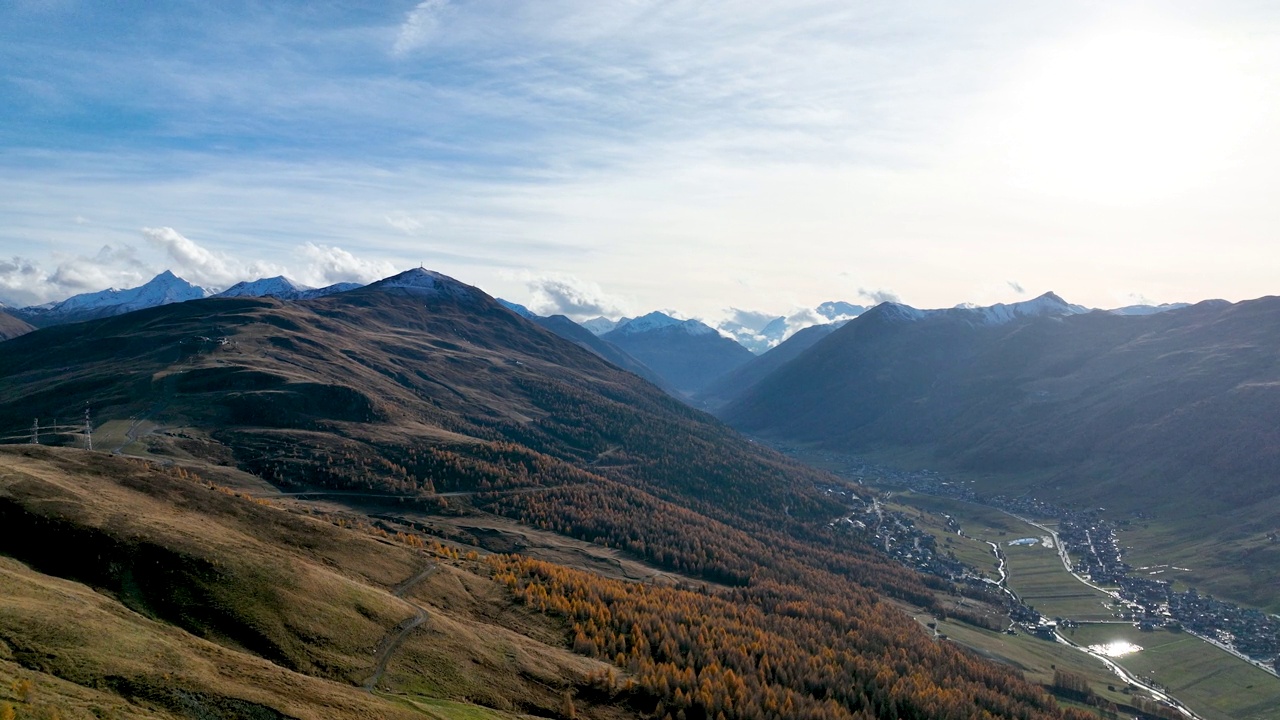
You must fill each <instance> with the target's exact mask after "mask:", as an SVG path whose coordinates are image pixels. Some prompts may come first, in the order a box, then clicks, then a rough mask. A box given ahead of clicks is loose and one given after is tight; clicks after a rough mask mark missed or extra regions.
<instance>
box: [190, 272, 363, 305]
mask: <svg viewBox="0 0 1280 720" xmlns="http://www.w3.org/2000/svg"><path fill="white" fill-rule="evenodd" d="M360 287H364V286H363V285H361V284H360V283H353V282H343V283H334V284H333V285H327V286H325V287H322V288H313V287H308V286H306V285H303V284H301V283H296V282H294V281H292V280H290V279H289V278H287V277H285V276H283V275H277V276H275V277H271V278H262V279H260V280H248V281H245V282H239V283H236V284H235V285H232V286H231V287H229V288H227V289H226V290H223V291H222V292H220V293H218V294H217V295H215V296H214V297H273V298H279V299H281V300H310V299H312V298H318V297H324V296H326V295H336V294H337V293H340V292H346V291H348V290H355V289H356V288H360Z"/></svg>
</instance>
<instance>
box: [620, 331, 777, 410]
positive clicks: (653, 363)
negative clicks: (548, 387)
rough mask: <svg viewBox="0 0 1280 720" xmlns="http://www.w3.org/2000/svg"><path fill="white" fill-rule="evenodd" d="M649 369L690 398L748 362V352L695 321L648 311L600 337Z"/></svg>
mask: <svg viewBox="0 0 1280 720" xmlns="http://www.w3.org/2000/svg"><path fill="white" fill-rule="evenodd" d="M601 337H602V338H603V339H605V340H607V341H609V342H610V343H612V344H614V345H616V346H618V347H620V348H622V349H623V350H625V351H626V352H627V353H628V354H630V355H631V356H632V357H634V358H636V359H637V360H639V361H640V362H642V363H644V364H645V366H647V367H649V368H650V369H651V370H653V371H654V372H655V373H657V374H658V376H659V377H661V378H662V379H663V380H664V381H665V382H666V384H668V385H669V386H671V387H672V388H674V389H675V390H676V391H678V392H679V393H682V394H684V395H686V396H692V395H693V394H695V393H696V392H698V391H699V390H701V389H702V388H703V387H705V386H706V385H707V384H709V383H710V382H711V381H713V380H715V379H716V378H718V377H720V376H722V375H724V374H725V373H727V372H729V371H730V370H733V369H734V368H736V367H738V366H740V365H742V364H744V363H746V362H747V361H749V360H750V359H751V358H752V357H753V355H752V354H751V351H750V350H747V349H746V348H744V347H742V346H741V345H739V344H738V343H736V342H734V341H733V340H730V339H729V338H727V337H725V336H723V335H721V334H720V333H718V332H716V331H715V329H713V328H711V327H710V326H708V325H707V324H706V323H703V322H701V321H699V320H677V319H675V318H673V317H671V316H670V315H667V314H665V313H661V312H651V313H649V314H648V315H643V316H641V317H638V318H636V319H634V320H630V321H628V322H625V323H622V324H621V325H619V326H618V327H617V328H616V329H614V330H613V331H611V332H608V333H606V334H604V335H602V336H601Z"/></svg>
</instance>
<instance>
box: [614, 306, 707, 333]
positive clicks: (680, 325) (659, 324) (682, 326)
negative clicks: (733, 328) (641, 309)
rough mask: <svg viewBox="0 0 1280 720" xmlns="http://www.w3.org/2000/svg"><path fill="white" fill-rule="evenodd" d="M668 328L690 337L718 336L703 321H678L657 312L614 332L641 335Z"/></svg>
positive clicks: (622, 325)
mask: <svg viewBox="0 0 1280 720" xmlns="http://www.w3.org/2000/svg"><path fill="white" fill-rule="evenodd" d="M667 328H674V329H677V330H680V331H682V332H686V333H688V334H690V335H708V334H716V331H715V328H713V327H711V326H710V325H707V324H706V323H704V322H702V321H701V320H677V319H675V318H673V317H671V316H670V315H668V314H666V313H664V312H660V311H657V310H655V311H653V312H651V313H649V314H648V315H641V316H640V317H638V318H636V319H634V320H629V321H627V322H625V323H620V324H619V325H618V326H617V327H616V328H614V330H613V332H617V333H621V334H623V335H638V334H640V333H645V332H653V331H655V330H665V329H667Z"/></svg>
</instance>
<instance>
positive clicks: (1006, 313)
mask: <svg viewBox="0 0 1280 720" xmlns="http://www.w3.org/2000/svg"><path fill="white" fill-rule="evenodd" d="M958 309H961V310H967V311H970V312H973V313H976V314H977V315H978V317H979V318H980V322H981V323H982V324H983V325H1004V324H1005V323H1007V322H1010V321H1013V320H1017V319H1018V318H1024V317H1062V316H1064V315H1079V314H1081V313H1087V312H1089V308H1087V307H1084V306H1083V305H1073V304H1071V303H1069V302H1067V301H1066V300H1063V299H1062V298H1060V297H1058V296H1057V295H1056V294H1055V293H1052V292H1047V293H1045V294H1043V295H1041V296H1040V297H1038V298H1035V299H1032V300H1024V301H1023V302H1017V303H1007V304H1006V303H996V304H995V305H989V306H987V307H972V306H968V307H962V308H958Z"/></svg>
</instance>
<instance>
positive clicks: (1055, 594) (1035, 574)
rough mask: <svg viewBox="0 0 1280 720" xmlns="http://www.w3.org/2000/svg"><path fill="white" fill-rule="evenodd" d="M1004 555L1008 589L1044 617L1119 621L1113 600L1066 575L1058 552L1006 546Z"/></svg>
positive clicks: (1039, 547)
mask: <svg viewBox="0 0 1280 720" xmlns="http://www.w3.org/2000/svg"><path fill="white" fill-rule="evenodd" d="M1031 529H1032V530H1036V528H1031ZM1040 534H1041V535H1043V534H1044V533H1043V532H1040ZM1004 552H1005V558H1006V560H1007V562H1008V564H1009V587H1010V588H1012V589H1013V591H1014V592H1016V593H1018V596H1019V597H1021V598H1022V600H1023V602H1025V603H1026V604H1027V605H1030V606H1031V607H1033V608H1035V609H1036V610H1039V611H1040V613H1041V614H1043V615H1046V616H1048V617H1051V618H1056V617H1061V618H1070V619H1072V620H1114V619H1116V611H1115V610H1113V609H1112V608H1111V598H1110V597H1109V596H1107V595H1106V594H1105V593H1102V592H1100V591H1098V590H1094V589H1093V588H1091V587H1089V586H1088V585H1085V584H1084V583H1082V582H1080V581H1079V580H1077V579H1076V578H1075V576H1073V575H1072V574H1071V573H1069V572H1067V571H1066V568H1064V567H1063V566H1062V560H1060V559H1059V558H1058V551H1057V550H1056V549H1052V548H1048V547H1045V546H1043V545H1034V546H1028V547H1010V546H1009V545H1008V544H1005V545H1004Z"/></svg>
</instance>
